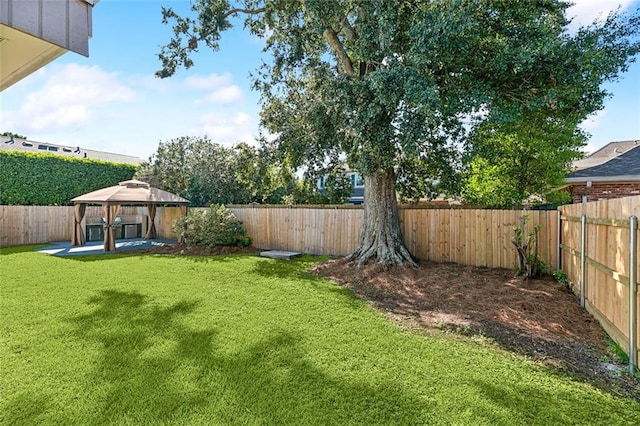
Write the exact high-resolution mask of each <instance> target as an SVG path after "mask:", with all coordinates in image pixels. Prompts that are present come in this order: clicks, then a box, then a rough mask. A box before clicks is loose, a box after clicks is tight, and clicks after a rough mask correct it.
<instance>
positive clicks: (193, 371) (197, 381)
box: [4, 290, 430, 424]
mask: <svg viewBox="0 0 640 426" xmlns="http://www.w3.org/2000/svg"><path fill="white" fill-rule="evenodd" d="M87 305H88V306H89V307H90V308H91V311H90V312H89V313H86V314H82V315H78V316H75V317H72V318H70V319H69V322H70V323H71V324H72V326H73V334H74V336H75V337H76V338H77V339H80V340H84V341H86V342H87V343H86V344H87V345H88V347H91V348H95V349H96V351H97V352H96V353H95V355H93V356H92V357H93V359H92V360H90V361H88V362H91V365H92V368H91V369H90V370H89V372H88V373H86V374H87V376H88V377H86V383H87V385H85V386H87V388H86V390H87V394H88V395H83V397H82V398H80V399H82V400H84V401H89V402H90V404H87V406H85V407H83V409H82V410H81V411H80V412H81V413H83V414H82V415H83V416H85V417H83V418H77V417H74V418H70V417H71V416H78V415H79V414H78V410H76V411H73V412H75V414H63V413H59V412H57V411H56V409H55V407H50V406H49V405H47V404H46V403H42V404H40V403H37V404H36V402H37V401H38V400H39V399H38V398H35V399H34V398H33V397H25V395H19V396H14V397H11V398H9V399H10V401H9V403H8V404H7V405H5V406H6V407H9V410H7V411H6V412H5V414H4V418H5V420H6V422H7V424H19V423H23V422H24V421H27V422H29V421H30V420H35V421H38V419H41V418H43V417H42V416H46V417H44V418H45V419H47V421H49V422H50V421H54V422H56V423H59V424H71V423H83V422H85V421H90V422H91V423H95V424H118V423H132V424H143V423H144V424H164V423H214V424H232V423H233V424H303V423H304V424H346V423H353V422H356V423H362V424H373V423H378V424H391V423H395V424H400V423H405V424H406V420H409V421H410V422H414V423H415V422H423V421H425V420H426V419H427V418H428V413H429V411H430V410H429V407H428V406H426V405H425V401H424V400H423V399H422V398H420V397H419V396H417V395H414V394H413V393H412V392H410V391H407V390H404V389H402V388H401V387H398V386H397V384H394V383H385V382H376V384H375V385H374V384H370V383H360V382H358V381H354V380H350V379H349V378H348V375H345V376H344V377H342V375H338V376H329V375H327V373H326V372H325V371H323V370H322V369H321V368H319V367H318V366H317V365H316V364H314V363H313V362H311V361H310V360H309V359H308V357H307V354H306V352H305V350H304V349H303V348H304V347H305V345H304V341H305V336H304V335H301V334H299V333H297V332H292V331H287V330H277V329H276V330H266V332H265V334H264V335H262V336H253V337H252V339H251V340H250V341H248V342H244V341H243V340H241V341H240V342H235V344H233V345H230V344H229V342H227V341H226V340H224V339H223V338H221V337H220V333H219V330H216V329H215V328H213V327H199V328H193V327H189V326H187V325H185V323H188V321H187V320H188V318H189V317H190V316H191V315H192V314H193V313H194V312H195V311H196V310H197V309H198V306H199V302H198V301H180V302H178V303H175V304H172V305H169V306H162V305H160V304H158V303H157V302H156V301H155V300H153V299H152V298H149V297H148V296H145V295H142V294H140V293H137V292H123V291H115V290H104V291H101V292H99V293H98V294H96V295H94V296H93V297H91V298H90V299H88V300H87ZM40 399H42V398H40ZM34 407H37V409H36V408H34ZM425 416H426V417H425Z"/></svg>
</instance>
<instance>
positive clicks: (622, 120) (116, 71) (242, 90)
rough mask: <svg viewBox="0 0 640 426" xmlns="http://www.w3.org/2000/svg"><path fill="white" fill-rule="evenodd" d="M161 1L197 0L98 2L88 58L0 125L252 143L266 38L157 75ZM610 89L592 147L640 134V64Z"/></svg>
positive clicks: (57, 70)
mask: <svg viewBox="0 0 640 426" xmlns="http://www.w3.org/2000/svg"><path fill="white" fill-rule="evenodd" d="M575 2H576V5H575V6H574V7H573V8H571V9H570V10H569V14H570V16H574V17H575V21H576V23H582V24H586V23H590V22H592V21H593V20H594V19H596V18H597V17H598V15H599V14H600V13H601V12H605V13H606V12H608V11H609V10H612V9H615V8H616V7H617V5H619V4H621V5H622V7H623V8H625V9H627V10H634V9H636V8H639V7H640V0H575ZM162 5H166V6H167V5H168V6H172V7H174V8H175V9H176V10H177V11H180V10H182V11H186V10H188V7H189V2H188V1H186V0H182V1H157V0H137V1H134V0H101V1H100V2H99V3H98V4H97V5H96V6H95V8H94V10H93V38H92V39H91V40H90V42H89V51H90V56H89V58H84V57H83V56H80V55H77V54H74V53H66V54H65V55H63V56H62V57H60V58H58V59H57V60H55V61H54V62H52V63H51V64H49V65H47V66H46V67H44V68H42V69H41V70H39V71H37V72H36V73H34V74H32V75H31V76H29V77H27V78H25V79H24V80H22V81H20V82H19V83H17V84H15V85H14V86H12V87H10V88H8V89H6V90H5V91H3V92H2V93H1V94H0V105H1V110H2V116H1V118H0V131H12V132H17V133H20V134H23V135H26V136H27V137H28V138H29V139H31V140H34V141H39V142H49V143H55V144H60V145H70V146H81V147H84V148H89V149H96V150H102V151H107V152H115V153H120V154H128V155H135V156H138V157H141V158H143V159H148V158H149V156H150V155H151V154H153V152H155V150H156V149H157V147H158V143H159V142H160V141H167V140H169V139H172V138H175V137H178V136H202V135H208V136H209V137H210V138H211V139H212V140H213V141H215V142H218V143H222V144H226V145H231V144H233V143H235V142H238V141H247V142H252V141H253V140H254V139H255V137H256V136H257V135H258V112H259V108H260V107H259V104H258V101H259V96H258V94H257V93H255V92H253V91H252V90H251V89H250V86H251V82H250V79H249V73H250V72H252V71H254V70H255V69H256V68H257V67H259V66H260V63H261V61H260V58H261V55H262V52H261V49H262V46H263V44H262V41H261V40H260V39H257V38H255V37H252V36H250V35H249V34H248V33H246V32H243V31H242V29H241V27H240V28H238V29H233V30H231V31H229V32H227V33H224V34H223V37H222V41H221V49H220V51H218V52H215V53H213V52H211V51H209V50H207V49H206V48H201V49H200V50H201V52H200V53H198V54H197V55H196V56H195V57H194V60H195V66H194V67H192V68H191V69H190V70H184V69H180V70H179V71H178V72H177V73H176V75H175V76H173V77H172V78H169V79H164V80H160V79H157V78H155V77H154V73H155V71H157V70H158V68H159V66H160V63H159V61H158V59H157V56H156V55H157V53H158V51H159V50H160V46H161V45H162V44H164V43H165V42H167V41H168V40H169V38H170V36H171V29H170V27H169V26H167V25H163V24H162V23H161V12H160V9H161V6H162ZM605 87H606V89H607V90H608V91H609V92H611V93H612V94H613V97H612V98H611V99H609V100H608V101H607V103H606V105H605V109H604V110H602V111H600V112H598V113H597V114H595V115H594V116H593V117H591V118H590V119H589V120H587V121H586V122H585V123H583V127H584V128H585V129H586V130H587V131H588V132H590V133H591V135H592V137H591V139H590V141H589V144H588V146H587V148H586V149H587V151H593V150H595V149H597V148H600V147H602V146H603V145H605V144H606V143H608V142H610V141H616V140H627V139H640V64H638V63H635V64H633V65H632V67H631V68H630V69H629V71H628V72H627V73H626V74H624V75H623V76H622V78H621V79H620V81H618V82H614V83H609V84H607V85H606V86H605Z"/></svg>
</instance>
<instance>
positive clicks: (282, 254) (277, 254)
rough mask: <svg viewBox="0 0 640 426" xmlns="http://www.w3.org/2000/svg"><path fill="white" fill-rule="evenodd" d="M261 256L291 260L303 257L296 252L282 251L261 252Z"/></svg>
mask: <svg viewBox="0 0 640 426" xmlns="http://www.w3.org/2000/svg"><path fill="white" fill-rule="evenodd" d="M260 256H262V257H269V258H271V259H285V260H290V259H293V258H294V257H298V256H302V253H298V252H295V251H281V250H269V251H262V252H260Z"/></svg>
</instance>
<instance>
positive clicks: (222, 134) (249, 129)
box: [190, 112, 257, 145]
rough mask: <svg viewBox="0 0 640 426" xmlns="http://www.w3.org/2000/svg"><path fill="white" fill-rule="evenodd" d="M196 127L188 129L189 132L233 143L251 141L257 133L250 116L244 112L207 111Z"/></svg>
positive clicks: (213, 139)
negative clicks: (230, 113)
mask: <svg viewBox="0 0 640 426" xmlns="http://www.w3.org/2000/svg"><path fill="white" fill-rule="evenodd" d="M200 121H201V124H200V126H199V127H198V128H195V129H190V133H191V134H196V135H207V136H209V138H211V140H212V141H213V142H216V143H219V144H223V145H233V144H235V143H236V142H247V143H253V142H254V140H255V138H256V136H257V134H254V133H255V129H256V127H257V126H256V125H255V123H253V120H252V117H251V116H250V115H249V114H247V113H244V112H237V113H235V114H233V115H229V114H226V113H224V112H209V113H207V114H204V115H203V116H202V117H200Z"/></svg>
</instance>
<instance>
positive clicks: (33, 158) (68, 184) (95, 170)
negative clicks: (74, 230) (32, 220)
mask: <svg viewBox="0 0 640 426" xmlns="http://www.w3.org/2000/svg"><path fill="white" fill-rule="evenodd" d="M137 169H138V166H135V165H132V164H118V163H110V162H106V161H99V160H85V159H78V158H69V157H63V156H59V155H55V154H44V153H31V152H19V151H0V204H4V205H39V206H64V205H71V204H73V203H72V202H71V199H72V198H75V197H77V196H79V195H82V194H86V193H87V192H91V191H95V190H97V189H101V188H104V187H107V186H113V185H117V184H118V182H122V181H124V180H129V179H132V178H133V175H134V174H135V172H136V170H137Z"/></svg>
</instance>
